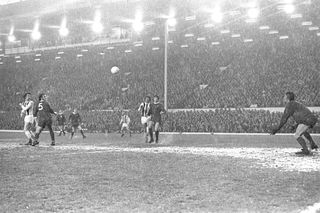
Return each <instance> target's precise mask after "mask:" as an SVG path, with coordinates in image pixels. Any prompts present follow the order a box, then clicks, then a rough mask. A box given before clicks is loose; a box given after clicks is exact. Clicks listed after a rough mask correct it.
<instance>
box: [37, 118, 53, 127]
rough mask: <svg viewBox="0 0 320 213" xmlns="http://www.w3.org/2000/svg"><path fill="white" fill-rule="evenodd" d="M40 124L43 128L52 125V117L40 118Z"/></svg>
mask: <svg viewBox="0 0 320 213" xmlns="http://www.w3.org/2000/svg"><path fill="white" fill-rule="evenodd" d="M38 126H40V127H41V128H45V127H46V126H47V127H49V126H50V127H51V126H52V120H51V119H41V118H40V119H39V121H38Z"/></svg>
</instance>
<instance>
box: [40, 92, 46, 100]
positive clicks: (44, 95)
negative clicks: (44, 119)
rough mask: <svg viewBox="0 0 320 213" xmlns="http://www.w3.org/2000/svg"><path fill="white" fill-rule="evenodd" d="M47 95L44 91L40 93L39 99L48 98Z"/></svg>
mask: <svg viewBox="0 0 320 213" xmlns="http://www.w3.org/2000/svg"><path fill="white" fill-rule="evenodd" d="M46 98H47V96H46V94H44V93H40V94H39V101H42V100H46Z"/></svg>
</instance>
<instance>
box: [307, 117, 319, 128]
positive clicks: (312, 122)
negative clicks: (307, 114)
mask: <svg viewBox="0 0 320 213" xmlns="http://www.w3.org/2000/svg"><path fill="white" fill-rule="evenodd" d="M317 122H318V118H317V117H316V116H313V117H311V118H308V119H307V121H306V123H305V125H307V126H309V127H310V128H313V127H314V126H315V125H316V123H317Z"/></svg>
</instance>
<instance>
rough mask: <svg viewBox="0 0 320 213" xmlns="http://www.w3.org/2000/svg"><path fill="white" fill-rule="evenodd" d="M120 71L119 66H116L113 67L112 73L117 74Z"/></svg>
mask: <svg viewBox="0 0 320 213" xmlns="http://www.w3.org/2000/svg"><path fill="white" fill-rule="evenodd" d="M119 71H120V69H119V67H116V66H114V67H112V68H111V73H112V74H116V73H117V72H119Z"/></svg>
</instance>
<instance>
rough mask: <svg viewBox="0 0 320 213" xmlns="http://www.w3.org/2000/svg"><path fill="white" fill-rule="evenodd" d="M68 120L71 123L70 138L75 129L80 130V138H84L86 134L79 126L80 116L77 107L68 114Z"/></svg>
mask: <svg viewBox="0 0 320 213" xmlns="http://www.w3.org/2000/svg"><path fill="white" fill-rule="evenodd" d="M69 122H70V123H71V126H72V132H71V139H72V138H73V135H74V133H75V131H76V130H77V129H79V130H80V133H81V135H82V138H83V139H85V138H86V136H85V135H84V133H83V130H82V128H81V116H80V114H79V113H78V110H77V109H74V110H73V112H72V113H71V114H70V116H69Z"/></svg>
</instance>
